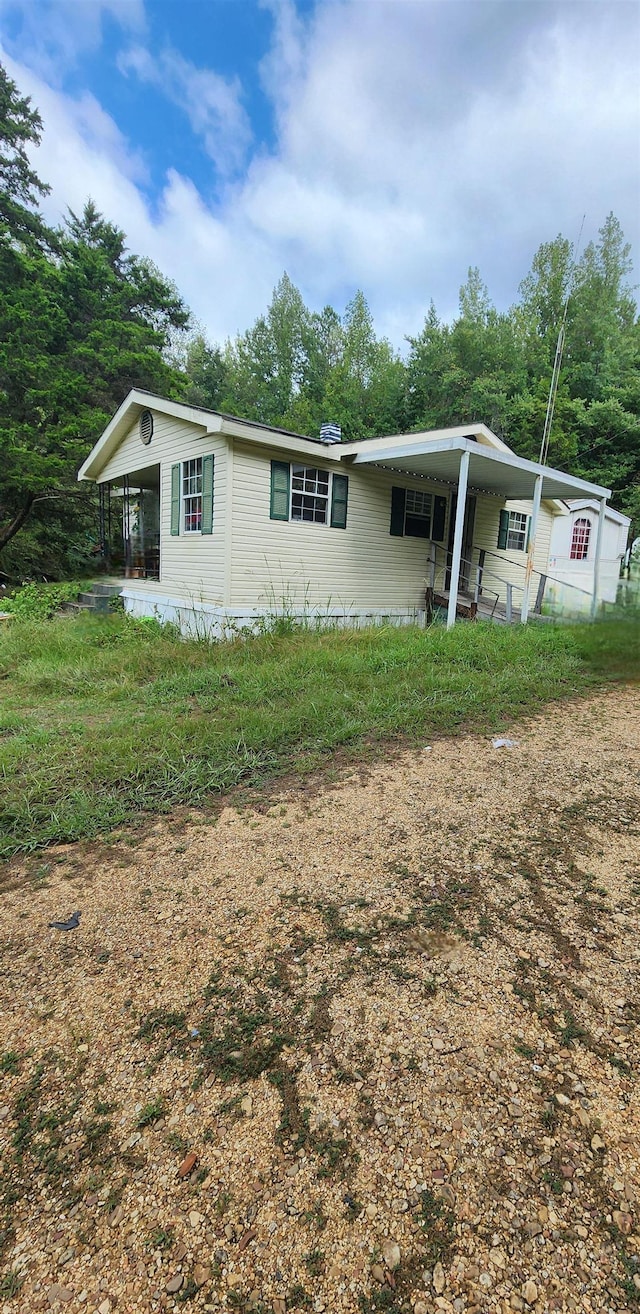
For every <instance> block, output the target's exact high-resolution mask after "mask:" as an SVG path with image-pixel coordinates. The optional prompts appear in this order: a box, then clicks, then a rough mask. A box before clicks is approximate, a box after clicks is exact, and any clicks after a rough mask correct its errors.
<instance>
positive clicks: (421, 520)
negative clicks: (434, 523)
mask: <svg viewBox="0 0 640 1314" xmlns="http://www.w3.org/2000/svg"><path fill="white" fill-rule="evenodd" d="M432 501H433V499H432V497H431V493H425V492H424V490H423V489H422V488H407V491H406V497H405V504H404V532H405V534H408V535H409V536H410V537H412V538H430V537H431V506H432Z"/></svg>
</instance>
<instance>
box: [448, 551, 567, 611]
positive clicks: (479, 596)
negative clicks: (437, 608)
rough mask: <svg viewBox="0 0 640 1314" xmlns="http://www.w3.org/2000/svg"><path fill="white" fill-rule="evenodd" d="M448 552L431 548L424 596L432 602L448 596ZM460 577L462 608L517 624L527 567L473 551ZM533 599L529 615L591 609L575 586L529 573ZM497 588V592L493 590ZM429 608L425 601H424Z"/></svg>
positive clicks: (490, 554) (488, 553) (466, 557)
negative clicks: (517, 574) (509, 574)
mask: <svg viewBox="0 0 640 1314" xmlns="http://www.w3.org/2000/svg"><path fill="white" fill-rule="evenodd" d="M451 555H452V554H451V552H450V551H449V550H448V549H446V548H443V547H440V546H439V545H438V544H437V543H432V544H431V549H430V554H429V559H428V567H427V593H428V594H430V595H431V598H432V599H433V598H434V597H435V596H436V595H437V594H438V593H440V594H447V593H448V579H447V576H448V575H449V572H450V570H451ZM494 562H497V563H498V564H499V565H500V567H501V568H502V570H504V567H505V565H506V566H507V567H508V568H509V571H510V572H511V571H513V570H515V571H519V572H521V578H522V583H520V582H519V581H518V580H513V579H509V578H508V577H507V576H506V575H505V574H503V573H500V572H499V571H498V570H497V569H496V566H495V564H494ZM460 565H461V575H462V578H463V579H464V581H465V584H464V586H463V587H460V586H459V588H458V597H459V599H461V605H462V606H464V605H465V603H468V605H469V609H470V610H471V609H473V614H476V613H477V611H478V610H480V611H481V612H482V613H484V614H485V615H487V614H488V617H489V619H493V618H494V617H495V616H496V615H499V616H500V617H501V619H504V620H505V621H507V623H509V622H511V621H513V620H516V619H517V618H518V617H519V615H520V611H521V600H522V597H523V596H524V575H525V571H526V566H524V565H522V563H521V562H520V561H516V560H514V558H513V557H504V556H499V555H498V553H497V552H492V551H491V549H490V548H478V547H472V548H471V552H470V554H469V555H468V556H463V557H462V558H461V563H460ZM532 581H533V587H535V599H534V601H533V604H532V606H531V608H530V613H531V614H532V615H538V616H540V615H543V614H548V615H550V616H554V615H555V616H566V615H584V613H585V612H586V611H588V610H589V609H590V606H591V594H590V593H589V592H588V591H587V590H586V589H581V588H579V587H577V586H576V585H574V584H567V583H566V582H565V581H564V580H560V579H557V578H556V577H555V576H553V575H550V574H549V573H544V572H542V571H539V570H536V569H535V568H534V570H533V571H532ZM496 585H498V588H496ZM427 605H428V599H427Z"/></svg>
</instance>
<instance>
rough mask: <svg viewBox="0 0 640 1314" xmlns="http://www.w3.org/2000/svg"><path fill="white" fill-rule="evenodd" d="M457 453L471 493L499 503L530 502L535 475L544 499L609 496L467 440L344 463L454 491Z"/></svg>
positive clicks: (415, 445)
mask: <svg viewBox="0 0 640 1314" xmlns="http://www.w3.org/2000/svg"><path fill="white" fill-rule="evenodd" d="M463 452H468V453H469V488H470V490H472V491H474V492H479V493H482V492H486V493H494V494H496V495H497V496H499V497H505V498H531V497H533V490H534V484H535V481H536V478H537V476H538V475H540V474H541V475H543V482H542V497H543V498H544V499H546V500H548V499H553V498H567V497H579V496H581V495H584V494H590V495H591V496H592V497H608V496H609V493H610V490H609V489H608V488H601V487H600V486H599V485H598V484H590V483H587V481H586V479H578V478H576V477H574V476H573V475H568V474H564V473H563V472H562V471H561V470H552V469H550V468H549V467H548V466H541V465H538V464H537V462H535V461H525V460H524V459H523V457H521V456H513V455H512V454H511V453H509V452H502V451H497V450H495V449H493V448H490V447H485V446H481V445H480V443H476V442H474V441H473V440H470V439H469V438H442V439H436V440H432V441H429V439H425V438H424V437H422V436H420V437H416V440H415V441H414V442H412V441H411V438H410V436H407V438H406V440H404V441H403V442H401V443H397V444H394V445H393V446H391V445H390V446H389V447H386V448H385V447H380V448H378V449H377V450H376V451H370V452H357V451H356V452H355V454H354V456H353V457H351V454H350V455H349V457H347V458H346V459H347V460H349V459H350V460H352V462H353V464H354V465H378V466H383V467H384V468H385V469H387V470H397V471H398V473H399V474H402V473H406V474H417V475H422V476H424V477H425V478H431V479H437V480H439V481H441V482H442V483H446V484H452V485H453V486H454V487H455V486H456V485H457V483H458V475H459V470H460V457H461V456H462V453H463ZM343 459H344V458H343Z"/></svg>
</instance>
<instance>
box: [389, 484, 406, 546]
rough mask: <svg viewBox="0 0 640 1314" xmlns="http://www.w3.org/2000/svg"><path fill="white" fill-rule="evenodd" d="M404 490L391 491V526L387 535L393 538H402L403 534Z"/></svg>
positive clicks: (394, 489)
mask: <svg viewBox="0 0 640 1314" xmlns="http://www.w3.org/2000/svg"><path fill="white" fill-rule="evenodd" d="M406 496H407V495H406V490H405V489H404V488H392V489H391V524H390V525H389V533H390V534H393V535H394V537H395V538H402V536H403V534H404V507H405V502H406Z"/></svg>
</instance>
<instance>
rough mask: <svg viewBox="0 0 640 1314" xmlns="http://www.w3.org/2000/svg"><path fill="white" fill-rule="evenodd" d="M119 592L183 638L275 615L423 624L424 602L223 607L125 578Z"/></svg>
mask: <svg viewBox="0 0 640 1314" xmlns="http://www.w3.org/2000/svg"><path fill="white" fill-rule="evenodd" d="M120 596H121V598H122V601H123V604H124V608H125V611H126V612H127V614H128V615H129V616H134V617H136V618H137V619H139V620H141V619H143V618H145V617H150V618H152V619H154V620H157V621H159V622H160V624H161V625H176V626H177V627H178V629H179V630H180V632H181V634H184V635H185V637H188V638H203V639H231V638H233V637H234V636H236V635H238V634H259V633H260V632H261V631H263V630H264V629H269V628H271V627H272V626H273V625H276V624H277V623H278V622H281V621H292V622H294V623H298V624H301V625H307V626H308V627H309V628H310V629H315V628H316V627H317V628H321V627H322V626H323V625H338V626H340V625H343V626H345V627H347V626H348V627H349V628H353V627H355V628H364V627H366V626H368V625H424V623H425V611H424V608H418V607H413V608H410V607H405V608H402V607H398V608H389V607H386V608H385V607H349V608H344V609H343V608H340V607H335V606H334V607H320V606H318V607H312V606H306V607H304V606H303V607H289V606H286V607H284V608H277V607H276V608H273V607H269V606H266V605H265V606H257V607H249V606H244V607H224V606H222V605H221V604H219V603H214V602H203V601H201V600H200V599H193V598H179V597H175V596H171V595H169V594H164V593H160V592H156V591H155V590H154V592H153V593H147V592H145V591H144V590H143V589H141V588H140V587H136V586H133V585H132V584H131V583H130V582H129V581H127V582H126V583H125V585H124V587H123V589H122V593H121V595H120Z"/></svg>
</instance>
